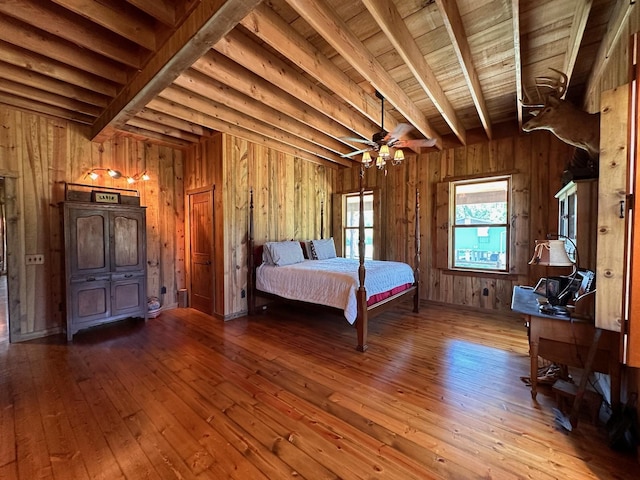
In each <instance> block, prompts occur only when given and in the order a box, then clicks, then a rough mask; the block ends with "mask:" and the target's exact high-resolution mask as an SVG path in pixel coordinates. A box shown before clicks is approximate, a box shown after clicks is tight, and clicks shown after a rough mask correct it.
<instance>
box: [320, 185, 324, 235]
mask: <svg viewBox="0 0 640 480" xmlns="http://www.w3.org/2000/svg"><path fill="white" fill-rule="evenodd" d="M322 195H324V193H323V194H322ZM320 238H324V197H322V199H320Z"/></svg>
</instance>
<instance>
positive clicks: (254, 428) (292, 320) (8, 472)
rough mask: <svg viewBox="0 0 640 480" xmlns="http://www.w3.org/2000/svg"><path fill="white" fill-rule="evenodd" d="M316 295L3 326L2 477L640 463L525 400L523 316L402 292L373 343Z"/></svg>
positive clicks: (600, 473) (536, 470) (565, 474)
mask: <svg viewBox="0 0 640 480" xmlns="http://www.w3.org/2000/svg"><path fill="white" fill-rule="evenodd" d="M355 337H356V335H355V329H353V328H352V327H350V326H349V325H348V324H347V323H346V321H344V319H341V318H339V317H337V316H335V315H330V314H327V313H323V312H318V311H313V310H307V311H300V310H298V311H296V312H294V311H292V310H291V309H290V308H287V307H280V308H276V309H272V310H270V311H269V313H267V314H264V315H260V316H257V317H252V318H238V319H235V320H232V321H229V322H226V323H225V322H222V321H220V320H216V319H212V318H211V317H208V316H206V315H203V314H201V313H199V312H197V311H195V310H191V309H177V310H172V311H166V312H163V313H162V314H161V315H160V316H159V317H158V318H156V319H152V320H149V321H148V322H147V323H146V324H144V323H143V322H139V321H125V322H120V323H118V324H114V325H110V326H106V327H98V328H95V329H92V330H88V331H86V332H81V333H79V334H77V335H76V336H75V338H74V341H73V343H71V344H67V343H66V342H64V341H63V339H62V337H59V338H48V339H44V340H39V341H32V342H29V343H23V344H14V345H9V344H8V343H7V341H6V338H5V341H3V342H0V374H1V377H0V407H1V408H0V420H1V432H0V434H1V435H0V479H24V480H32V479H36V478H38V479H46V478H55V479H60V480H63V479H64V480H68V479H85V478H104V479H121V478H126V479H145V478H149V479H206V478H211V479H222V478H232V479H239V480H240V479H241V480H247V479H250V480H253V479H286V478H296V479H300V478H306V479H313V480H316V479H337V478H343V479H397V480H411V479H429V478H452V479H474V478H483V479H488V478H492V479H514V478H534V479H551V478H558V479H580V480H582V479H588V478H598V479H612V478H619V479H630V478H637V477H635V475H636V473H637V471H638V464H637V462H636V461H635V459H634V458H632V457H629V456H623V455H621V454H618V453H616V452H613V451H612V450H610V449H609V448H608V447H607V446H606V436H605V433H604V431H603V429H602V427H599V428H598V427H594V426H592V425H591V424H590V423H589V421H588V420H587V418H586V415H585V417H582V418H581V421H580V424H579V426H578V429H577V430H574V431H573V432H571V433H568V432H565V431H564V430H562V429H561V428H560V427H558V426H556V425H555V422H554V414H553V411H552V409H553V408H554V407H555V402H554V400H553V399H552V398H551V397H550V396H549V393H548V392H544V391H543V392H541V393H539V394H538V400H539V403H534V402H533V401H532V400H531V396H530V393H529V389H528V387H526V386H525V385H524V384H523V383H522V382H521V380H520V376H523V375H527V374H528V356H527V350H528V345H527V339H526V331H525V329H524V327H523V326H522V321H521V320H517V319H514V318H500V317H496V316H491V315H483V314H474V313H469V312H466V311H460V310H456V309H448V308H444V307H433V306H431V307H424V308H423V309H422V312H421V313H420V314H414V313H412V312H411V311H410V308H409V306H408V305H407V306H402V307H400V308H398V309H396V310H394V311H392V312H389V313H386V314H384V315H382V316H381V317H378V318H376V319H375V320H374V321H372V322H371V326H370V333H369V350H368V351H367V352H366V353H364V354H363V353H359V352H357V351H355V349H354V346H355Z"/></svg>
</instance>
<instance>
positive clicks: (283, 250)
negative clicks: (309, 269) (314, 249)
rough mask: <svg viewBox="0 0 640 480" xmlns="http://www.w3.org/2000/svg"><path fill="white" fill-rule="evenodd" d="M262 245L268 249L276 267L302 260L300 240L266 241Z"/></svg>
mask: <svg viewBox="0 0 640 480" xmlns="http://www.w3.org/2000/svg"><path fill="white" fill-rule="evenodd" d="M264 246H265V249H268V255H270V256H271V261H272V262H273V264H274V265H276V266H278V267H283V266H285V265H292V264H294V263H300V262H304V255H303V253H302V247H301V246H300V242H295V241H288V242H267V243H265V244H264Z"/></svg>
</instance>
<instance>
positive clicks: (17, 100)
mask: <svg viewBox="0 0 640 480" xmlns="http://www.w3.org/2000/svg"><path fill="white" fill-rule="evenodd" d="M0 104H5V105H8V106H10V107H15V108H17V109H19V110H27V111H29V112H34V113H39V114H41V115H47V116H51V117H53V118H63V119H65V120H71V121H73V122H78V123H82V124H85V125H91V122H92V121H93V117H90V116H89V115H85V114H83V113H79V112H75V111H73V110H68V109H66V108H60V107H54V106H52V105H43V104H42V103H40V102H37V101H34V100H30V99H28V98H22V97H16V96H14V95H7V94H6V93H2V92H0Z"/></svg>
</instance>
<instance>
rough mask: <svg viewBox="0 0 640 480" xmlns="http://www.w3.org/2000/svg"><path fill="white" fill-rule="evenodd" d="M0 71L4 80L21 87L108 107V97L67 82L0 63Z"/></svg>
mask: <svg viewBox="0 0 640 480" xmlns="http://www.w3.org/2000/svg"><path fill="white" fill-rule="evenodd" d="M0 70H1V71H2V76H3V77H4V78H5V79H8V80H12V81H14V82H17V83H21V84H23V85H28V86H30V87H33V88H37V89H39V90H43V91H45V92H50V93H55V94H57V95H62V96H63V97H67V98H72V99H75V100H77V101H80V102H84V103H88V104H89V105H95V106H98V107H106V106H107V105H108V103H109V102H108V97H107V96H106V95H101V94H99V93H96V92H92V91H90V90H86V89H84V88H78V87H76V86H74V85H70V84H69V83H67V82H63V81H61V80H57V79H55V78H49V77H47V76H45V75H41V74H39V73H36V72H33V71H31V70H27V69H24V68H20V67H16V66H14V65H9V64H8V63H5V62H2V61H0Z"/></svg>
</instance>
